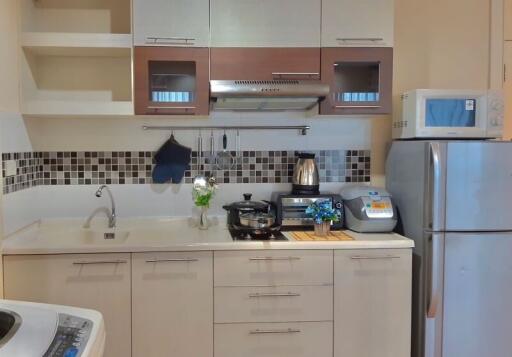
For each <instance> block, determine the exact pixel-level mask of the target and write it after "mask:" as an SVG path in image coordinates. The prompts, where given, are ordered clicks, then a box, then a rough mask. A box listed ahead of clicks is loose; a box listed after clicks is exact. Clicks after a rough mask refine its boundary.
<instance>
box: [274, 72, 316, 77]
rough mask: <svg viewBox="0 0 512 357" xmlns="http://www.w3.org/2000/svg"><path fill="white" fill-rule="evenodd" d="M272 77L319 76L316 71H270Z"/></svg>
mask: <svg viewBox="0 0 512 357" xmlns="http://www.w3.org/2000/svg"><path fill="white" fill-rule="evenodd" d="M272 77H320V73H318V72H272Z"/></svg>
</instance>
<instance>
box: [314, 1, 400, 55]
mask: <svg viewBox="0 0 512 357" xmlns="http://www.w3.org/2000/svg"><path fill="white" fill-rule="evenodd" d="M393 1H394V0H355V1H354V0H323V1H322V47H343V46H347V47H368V46H377V47H393V26H394V20H393V17H394V4H393Z"/></svg>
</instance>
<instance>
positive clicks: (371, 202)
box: [341, 186, 397, 233]
mask: <svg viewBox="0 0 512 357" xmlns="http://www.w3.org/2000/svg"><path fill="white" fill-rule="evenodd" d="M341 198H342V199H343V206H344V209H345V224H346V226H347V228H348V229H350V230H353V231H356V232H360V233H388V232H392V231H393V229H395V226H396V223H397V212H396V208H395V206H394V204H393V200H392V199H391V195H390V194H389V193H388V192H387V191H386V190H384V189H383V188H377V187H371V186H348V187H346V188H344V189H342V190H341Z"/></svg>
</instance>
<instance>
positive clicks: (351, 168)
mask: <svg viewBox="0 0 512 357" xmlns="http://www.w3.org/2000/svg"><path fill="white" fill-rule="evenodd" d="M308 152H314V153H315V154H316V160H317V164H318V169H319V171H320V181H321V182H369V181H370V151H367V150H318V151H308ZM295 153H296V152H295V151H242V152H240V153H239V154H238V155H237V153H236V152H231V155H232V156H233V157H234V158H235V159H234V161H235V163H234V166H233V167H232V168H231V169H230V170H219V169H217V165H216V163H215V158H213V157H211V156H210V155H209V152H204V153H203V155H201V160H200V161H201V162H198V161H199V159H198V156H199V155H198V152H196V151H194V152H192V159H191V163H190V169H189V170H187V171H186V172H185V177H184V179H183V182H184V183H192V180H193V178H194V177H195V176H196V175H198V174H200V173H204V174H205V175H210V174H212V175H214V176H215V177H216V178H217V182H218V183H223V184H229V183H291V179H292V175H293V168H294V166H295V161H296V157H295ZM154 154H155V153H154V152H151V151H135V152H134V151H113V152H105V151H92V152H90V151H87V152H69V151H63V152H33V153H6V154H3V155H2V160H3V161H4V162H5V161H6V160H16V163H17V175H16V176H11V177H5V170H4V172H3V177H4V178H5V179H4V187H3V192H4V194H8V193H12V192H16V191H20V190H24V189H27V188H30V187H33V186H38V185H101V184H107V185H110V184H151V183H153V182H152V181H153V180H152V178H151V175H152V170H153V167H154V162H153V161H154V160H153V157H154ZM4 167H5V165H4Z"/></svg>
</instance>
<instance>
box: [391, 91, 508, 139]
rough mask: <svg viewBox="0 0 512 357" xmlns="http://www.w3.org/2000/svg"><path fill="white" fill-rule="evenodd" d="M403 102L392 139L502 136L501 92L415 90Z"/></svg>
mask: <svg viewBox="0 0 512 357" xmlns="http://www.w3.org/2000/svg"><path fill="white" fill-rule="evenodd" d="M401 99H402V118H396V119H395V118H394V119H393V139H414V138H431V139H449V138H467V139H470V138H474V139H485V138H489V139H492V138H499V137H501V136H502V132H503V117H504V103H503V93H502V92H501V91H498V90H496V91H489V90H481V91H480V90H444V89H416V90H413V91H409V92H406V93H404V94H403V95H402V97H401Z"/></svg>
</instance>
